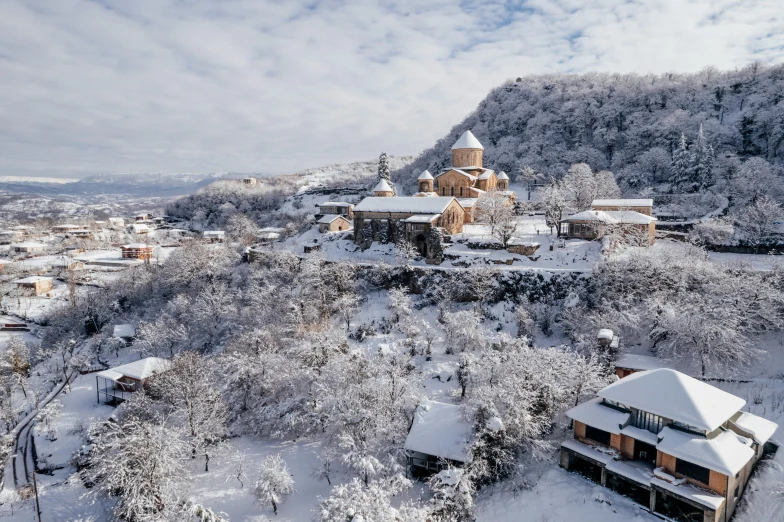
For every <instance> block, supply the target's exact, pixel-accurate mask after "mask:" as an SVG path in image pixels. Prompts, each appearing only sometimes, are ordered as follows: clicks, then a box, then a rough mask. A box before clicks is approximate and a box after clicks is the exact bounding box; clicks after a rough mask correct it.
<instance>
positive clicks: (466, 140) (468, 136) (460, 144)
mask: <svg viewBox="0 0 784 522" xmlns="http://www.w3.org/2000/svg"><path fill="white" fill-rule="evenodd" d="M458 149H479V150H485V148H484V147H483V146H482V144H481V143H479V140H478V139H476V136H474V133H473V132H471V131H470V130H467V131H465V132H464V133H463V134H462V135H461V136H460V137H459V138H458V139H457V141H456V142H455V144H454V145H452V150H458Z"/></svg>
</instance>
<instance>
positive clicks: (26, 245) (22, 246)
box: [11, 241, 46, 255]
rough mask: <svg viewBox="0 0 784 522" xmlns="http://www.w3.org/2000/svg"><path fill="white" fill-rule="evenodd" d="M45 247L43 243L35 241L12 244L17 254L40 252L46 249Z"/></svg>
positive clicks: (12, 248)
mask: <svg viewBox="0 0 784 522" xmlns="http://www.w3.org/2000/svg"><path fill="white" fill-rule="evenodd" d="M44 248H46V245H44V244H42V243H35V242H33V241H26V242H23V243H12V244H11V251H12V252H15V253H17V254H27V255H31V254H39V253H41V252H43V251H44Z"/></svg>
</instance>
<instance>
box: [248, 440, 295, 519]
mask: <svg viewBox="0 0 784 522" xmlns="http://www.w3.org/2000/svg"><path fill="white" fill-rule="evenodd" d="M293 492H294V479H293V478H292V477H291V473H289V468H288V467H287V466H286V462H285V461H284V460H283V457H281V456H280V454H277V455H270V456H268V457H267V458H265V459H264V460H263V461H262V463H261V468H260V469H259V478H258V479H257V480H256V483H255V484H254V485H253V494H254V495H255V496H256V498H257V499H258V501H259V502H260V503H261V504H271V505H272V511H273V512H274V513H275V514H276V515H277V514H278V506H279V505H281V504H282V503H283V502H284V501H285V500H286V496H288V495H291V494H292V493H293Z"/></svg>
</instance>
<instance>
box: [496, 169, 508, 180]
mask: <svg viewBox="0 0 784 522" xmlns="http://www.w3.org/2000/svg"><path fill="white" fill-rule="evenodd" d="M498 179H509V176H507V175H506V172H504V171H503V170H502V171H501V172H500V173H499V174H498Z"/></svg>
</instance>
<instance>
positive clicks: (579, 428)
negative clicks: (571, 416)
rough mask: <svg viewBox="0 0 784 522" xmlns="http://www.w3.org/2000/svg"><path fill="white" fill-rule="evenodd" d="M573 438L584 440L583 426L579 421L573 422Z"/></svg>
mask: <svg viewBox="0 0 784 522" xmlns="http://www.w3.org/2000/svg"><path fill="white" fill-rule="evenodd" d="M574 438H575V439H584V438H585V424H583V423H582V422H579V421H574Z"/></svg>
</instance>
